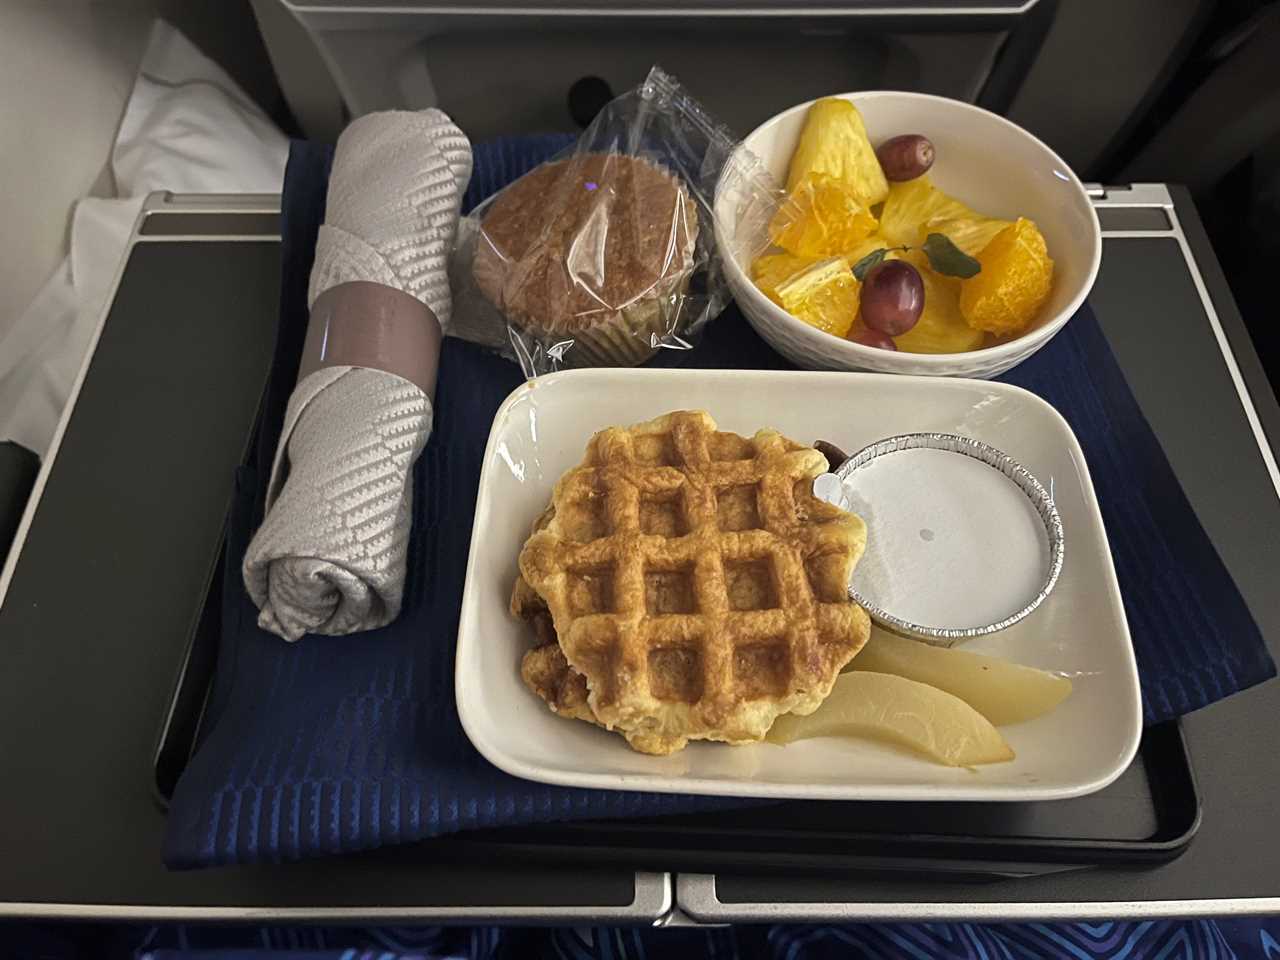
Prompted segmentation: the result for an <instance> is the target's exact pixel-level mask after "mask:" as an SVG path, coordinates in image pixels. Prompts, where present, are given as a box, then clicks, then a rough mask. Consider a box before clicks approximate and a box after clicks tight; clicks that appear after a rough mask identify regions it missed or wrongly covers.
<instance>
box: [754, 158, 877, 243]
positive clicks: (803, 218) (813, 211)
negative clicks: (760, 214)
mask: <svg viewBox="0 0 1280 960" xmlns="http://www.w3.org/2000/svg"><path fill="white" fill-rule="evenodd" d="M875 228H876V218H875V217H873V216H872V215H871V211H870V210H868V209H867V208H866V205H865V204H863V203H862V201H861V200H859V199H858V195H857V194H856V193H855V192H854V191H853V189H852V188H850V187H849V186H848V185H847V184H845V183H842V182H841V181H839V180H837V179H835V178H834V177H828V176H825V175H824V174H820V173H812V174H809V175H808V176H806V177H805V178H804V179H802V180H801V181H800V182H799V183H798V184H796V187H795V189H794V190H792V191H791V194H790V195H789V196H788V197H787V199H786V200H785V201H783V203H782V206H781V207H780V208H779V210H778V212H777V213H776V214H775V215H774V218H773V222H772V223H770V224H769V238H770V239H771V240H772V241H773V242H774V243H775V244H776V245H778V246H779V247H781V248H782V249H783V250H786V251H787V252H789V253H794V254H796V255H797V256H802V257H834V256H839V255H840V254H843V253H845V252H846V251H848V250H849V249H850V248H852V247H853V246H854V245H855V244H857V243H858V242H859V241H861V240H862V239H863V238H865V237H866V236H867V235H868V234H870V233H871V232H872V231H873V230H875Z"/></svg>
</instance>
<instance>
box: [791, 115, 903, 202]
mask: <svg viewBox="0 0 1280 960" xmlns="http://www.w3.org/2000/svg"><path fill="white" fill-rule="evenodd" d="M813 173H822V174H826V175H827V176H829V177H835V178H836V179H837V180H842V181H844V182H845V183H846V184H848V185H849V186H850V187H852V188H853V190H854V192H855V193H856V194H857V195H858V198H859V199H860V200H861V201H862V205H863V206H865V207H870V206H873V205H875V204H877V203H879V202H880V201H882V200H884V198H885V197H886V196H888V194H889V181H888V180H886V179H885V177H884V171H883V170H881V169H880V161H879V160H877V159H876V152H875V150H874V149H873V148H872V146H871V141H870V140H868V139H867V128H866V126H865V124H863V122H862V114H860V113H859V112H858V108H857V107H855V106H854V105H853V104H852V103H850V102H849V101H848V100H840V99H837V98H834V97H828V98H826V99H823V100H819V101H817V102H816V103H815V104H814V105H813V106H811V107H810V108H809V113H808V115H807V116H806V117H805V121H804V129H803V130H802V131H801V132H800V140H799V142H798V143H797V144H796V149H795V153H793V154H792V155H791V168H790V170H789V171H788V172H787V191H788V192H792V191H794V190H795V187H796V185H797V184H799V183H800V181H801V180H803V179H804V178H805V177H806V176H808V175H810V174H813Z"/></svg>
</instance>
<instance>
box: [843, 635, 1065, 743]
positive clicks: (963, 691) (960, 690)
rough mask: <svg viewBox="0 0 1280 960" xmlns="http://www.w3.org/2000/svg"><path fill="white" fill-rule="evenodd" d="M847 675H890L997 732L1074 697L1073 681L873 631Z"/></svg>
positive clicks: (991, 658) (1042, 671) (976, 654)
mask: <svg viewBox="0 0 1280 960" xmlns="http://www.w3.org/2000/svg"><path fill="white" fill-rule="evenodd" d="M845 669H846V670H867V671H871V672H874V673H891V674H893V675H894V676H897V677H906V678H907V679H908V680H916V681H918V682H920V683H927V684H929V685H930V686H932V687H937V688H938V689H939V690H945V691H946V692H947V693H949V694H952V695H953V696H956V697H959V698H960V699H961V700H963V701H964V702H965V703H967V704H968V705H969V706H971V707H973V709H975V710H977V711H978V712H979V713H980V714H982V715H983V716H984V717H986V718H987V719H988V720H990V721H991V722H992V723H993V724H995V725H996V726H997V727H1002V726H1005V725H1007V724H1010V723H1022V722H1023V721H1024V720H1034V719H1035V718H1036V717H1040V716H1043V715H1044V714H1046V713H1048V712H1049V711H1050V710H1053V709H1054V708H1055V707H1057V706H1058V704H1060V703H1062V701H1063V700H1065V699H1067V697H1068V696H1070V694H1071V681H1070V680H1068V679H1067V678H1066V677H1059V676H1057V675H1056V674H1052V673H1046V672H1045V671H1044V670H1037V669H1036V668H1035V667H1024V666H1020V665H1019V664H1016V663H1009V662H1008V661H1006V660H999V659H997V658H996V657H988V656H984V655H983V654H981V653H970V652H969V651H967V650H948V649H946V648H944V647H931V646H930V645H929V644H927V643H921V642H920V641H918V640H911V639H909V638H907V637H899V636H897V635H895V634H892V633H888V632H886V631H884V630H881V629H880V628H878V627H872V629H871V639H869V640H868V641H867V644H866V646H864V647H863V648H862V650H861V651H860V652H859V653H858V655H857V656H856V657H854V658H853V660H851V661H850V662H849V666H847V667H846V668H845Z"/></svg>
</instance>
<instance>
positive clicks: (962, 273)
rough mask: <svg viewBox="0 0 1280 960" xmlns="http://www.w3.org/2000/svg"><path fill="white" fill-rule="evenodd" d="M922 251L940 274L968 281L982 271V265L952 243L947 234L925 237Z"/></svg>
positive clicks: (932, 234)
mask: <svg viewBox="0 0 1280 960" xmlns="http://www.w3.org/2000/svg"><path fill="white" fill-rule="evenodd" d="M921 249H922V250H924V255H925V256H926V257H928V258H929V265H930V266H931V267H933V269H934V270H936V271H938V273H945V274H946V275H947V276H948V277H960V278H961V279H965V280H967V279H968V278H969V277H972V276H975V275H977V274H978V273H979V272H980V271H981V270H982V264H980V263H979V262H978V261H977V260H975V259H974V258H973V257H971V256H969V255H968V254H967V253H965V252H964V251H963V250H961V249H960V248H959V247H957V246H956V245H955V244H954V243H952V242H951V238H950V237H948V236H946V234H942V233H931V234H929V236H927V237H925V239H924V244H923V246H922V247H921Z"/></svg>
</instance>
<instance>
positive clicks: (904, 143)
mask: <svg viewBox="0 0 1280 960" xmlns="http://www.w3.org/2000/svg"><path fill="white" fill-rule="evenodd" d="M876 157H877V159H879V161H880V169H882V170H883V171H884V176H885V179H886V180H914V179H915V178H916V177H918V176H921V175H922V174H923V173H924V172H925V171H926V170H928V169H929V168H930V167H932V166H933V158H934V150H933V144H932V143H930V142H929V138H928V137H925V136H922V135H920V134H918V133H906V134H903V135H902V136H900V137H893V138H892V139H889V140H886V141H885V142H884V143H882V144H880V149H879V150H877V151H876Z"/></svg>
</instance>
